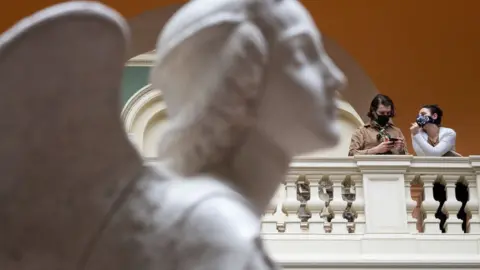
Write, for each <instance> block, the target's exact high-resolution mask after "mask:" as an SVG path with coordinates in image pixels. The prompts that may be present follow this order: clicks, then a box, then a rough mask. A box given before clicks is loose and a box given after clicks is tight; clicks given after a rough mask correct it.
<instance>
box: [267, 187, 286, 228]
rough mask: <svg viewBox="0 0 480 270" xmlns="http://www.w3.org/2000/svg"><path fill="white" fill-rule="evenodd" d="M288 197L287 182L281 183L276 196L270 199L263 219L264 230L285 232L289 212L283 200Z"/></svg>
mask: <svg viewBox="0 0 480 270" xmlns="http://www.w3.org/2000/svg"><path fill="white" fill-rule="evenodd" d="M285 198H286V183H282V184H280V185H279V187H278V190H277V192H276V193H275V196H274V197H273V198H272V200H271V201H270V203H269V205H268V207H267V210H266V212H265V214H264V215H263V220H262V232H267V233H273V232H285V220H286V217H287V213H286V211H285V207H284V205H283V202H284V201H285Z"/></svg>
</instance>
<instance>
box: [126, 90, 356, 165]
mask: <svg viewBox="0 0 480 270" xmlns="http://www.w3.org/2000/svg"><path fill="white" fill-rule="evenodd" d="M337 107H338V110H339V120H338V121H339V125H340V129H341V131H342V132H341V134H342V139H341V143H340V144H339V145H337V146H336V147H334V148H332V149H328V150H325V151H321V152H318V151H317V152H314V153H311V154H308V155H307V156H312V155H314V156H345V155H346V153H347V152H348V144H349V142H350V134H351V132H352V131H353V130H354V129H355V128H357V127H358V126H359V125H362V124H363V121H362V119H361V118H360V116H359V115H358V113H357V112H356V111H355V109H354V108H353V107H352V106H351V105H350V104H349V103H348V102H346V101H344V100H341V99H340V100H339V101H338V104H337ZM121 117H122V120H123V122H124V124H125V130H126V132H127V134H128V135H129V138H130V139H131V140H132V143H133V144H134V145H135V146H136V148H137V150H138V151H139V152H140V153H141V154H142V155H143V156H144V157H146V158H154V157H155V152H156V144H157V143H158V138H159V134H160V132H161V129H162V126H163V124H164V123H165V121H167V114H166V106H165V103H164V101H163V98H162V93H161V91H160V90H157V89H154V88H152V87H151V85H147V86H145V87H143V88H142V89H140V90H139V91H138V92H137V93H135V95H133V96H132V97H131V98H130V99H129V100H128V101H127V103H126V104H125V106H124V108H123V110H122V114H121Z"/></svg>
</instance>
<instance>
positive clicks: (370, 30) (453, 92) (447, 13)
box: [0, 0, 480, 155]
mask: <svg viewBox="0 0 480 270" xmlns="http://www.w3.org/2000/svg"><path fill="white" fill-rule="evenodd" d="M56 2H62V1H58V0H36V1H31V0H17V1H9V2H8V3H7V4H4V6H3V7H2V9H1V10H0V30H5V29H7V28H8V27H9V26H11V25H12V24H13V23H14V22H15V21H16V20H18V19H20V18H22V17H24V16H27V15H29V14H30V13H32V12H34V11H35V10H38V9H41V8H43V7H46V6H48V5H51V4H53V3H56ZM103 2H104V3H106V4H107V5H110V6H112V7H113V8H115V9H117V10H119V11H120V12H121V13H122V14H123V15H124V16H126V17H132V16H135V15H138V14H140V13H142V12H143V11H146V10H150V9H153V8H156V7H159V6H167V5H169V4H172V3H179V2H184V1H181V0H137V1H126V0H104V1H103ZM303 2H304V3H305V5H306V6H307V7H308V8H309V10H310V11H311V12H312V14H313V16H314V17H315V19H316V21H317V23H318V25H319V26H320V29H321V30H322V31H323V32H324V33H325V34H326V35H328V36H329V37H331V38H333V39H334V40H336V41H337V42H338V43H339V44H340V45H341V46H343V47H344V48H345V49H346V50H347V51H348V52H349V53H350V54H351V55H352V56H353V57H354V58H355V59H356V60H357V61H358V62H359V63H360V65H362V67H363V68H364V69H365V70H366V72H367V73H368V74H369V76H370V77H371V78H372V80H373V81H374V82H375V84H376V86H377V88H378V89H379V91H380V92H381V93H384V94H387V95H389V96H391V97H392V98H393V99H394V101H395V103H396V106H397V112H398V116H397V119H396V123H397V125H399V126H400V128H402V130H403V131H404V133H407V132H408V127H409V124H410V123H411V122H412V121H413V120H414V118H415V115H416V112H417V111H418V109H419V107H420V106H421V105H422V104H424V103H438V104H439V105H440V106H441V107H442V108H443V109H444V112H445V116H444V119H445V120H444V125H445V126H449V127H452V128H454V129H455V130H456V131H457V137H458V141H457V144H458V145H457V150H458V151H459V152H460V153H462V154H464V155H469V154H475V153H476V154H480V140H477V139H476V137H477V136H476V135H477V134H479V133H480V125H479V120H480V111H479V110H476V109H477V107H479V106H480V104H478V100H479V97H480V94H479V93H478V91H479V90H480V76H478V75H479V73H480V72H479V69H477V68H476V65H477V63H479V62H480V16H478V10H479V9H480V1H472V0H457V1H455V2H454V1H453V0H421V1H418V0H356V1H352V0H335V1H331V0H305V1H303ZM453 3H455V4H453ZM365 106H368V104H365ZM405 135H406V136H407V137H408V134H405Z"/></svg>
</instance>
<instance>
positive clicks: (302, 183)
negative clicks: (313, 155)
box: [295, 175, 312, 231]
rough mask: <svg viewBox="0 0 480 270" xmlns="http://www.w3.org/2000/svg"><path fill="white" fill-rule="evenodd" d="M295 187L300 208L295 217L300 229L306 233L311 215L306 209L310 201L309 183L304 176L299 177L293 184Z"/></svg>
mask: <svg viewBox="0 0 480 270" xmlns="http://www.w3.org/2000/svg"><path fill="white" fill-rule="evenodd" d="M295 184H296V187H297V200H298V201H299V202H300V206H299V208H298V211H297V216H298V218H299V219H300V229H301V230H302V231H307V230H308V228H309V223H308V220H309V219H310V218H311V217H312V213H311V212H310V210H309V209H308V207H307V202H308V201H309V200H310V197H311V194H310V182H309V181H308V179H307V177H306V176H305V175H300V176H299V177H298V179H297V181H296V182H295Z"/></svg>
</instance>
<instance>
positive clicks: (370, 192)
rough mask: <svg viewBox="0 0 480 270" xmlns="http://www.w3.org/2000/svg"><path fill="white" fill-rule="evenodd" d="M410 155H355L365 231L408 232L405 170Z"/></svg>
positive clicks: (408, 164)
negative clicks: (361, 193) (360, 175)
mask: <svg viewBox="0 0 480 270" xmlns="http://www.w3.org/2000/svg"><path fill="white" fill-rule="evenodd" d="M411 159H412V156H386V155H385V156H384V155H382V156H356V157H355V160H356V162H357V166H358V168H359V169H360V171H361V172H362V175H363V191H364V196H363V197H364V200H365V221H366V224H365V226H366V228H365V233H367V234H381V233H394V234H398V233H409V231H408V224H407V201H406V199H405V176H404V174H405V172H406V171H407V169H408V167H409V166H410V163H411Z"/></svg>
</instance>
